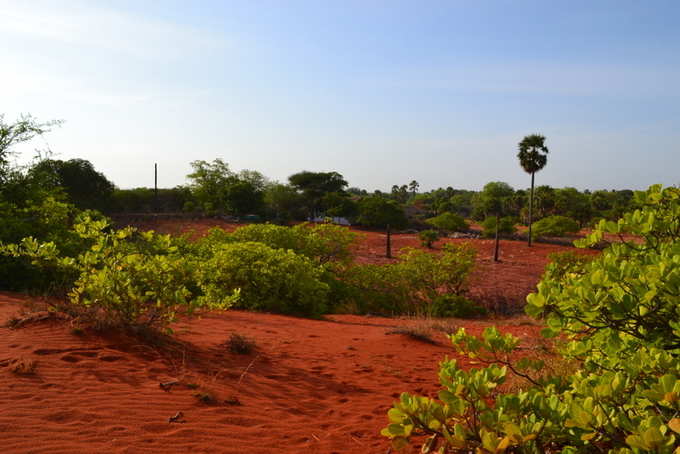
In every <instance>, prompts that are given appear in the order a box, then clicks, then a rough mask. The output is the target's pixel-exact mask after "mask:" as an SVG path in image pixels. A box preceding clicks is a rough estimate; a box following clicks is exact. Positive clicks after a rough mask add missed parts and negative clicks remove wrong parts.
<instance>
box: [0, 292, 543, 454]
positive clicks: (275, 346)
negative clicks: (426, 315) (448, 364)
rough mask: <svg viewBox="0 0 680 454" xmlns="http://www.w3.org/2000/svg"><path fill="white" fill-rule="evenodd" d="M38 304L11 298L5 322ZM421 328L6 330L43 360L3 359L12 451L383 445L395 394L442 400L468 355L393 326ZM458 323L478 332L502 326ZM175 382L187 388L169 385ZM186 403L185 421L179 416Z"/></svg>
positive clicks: (360, 452) (374, 324) (10, 339)
mask: <svg viewBox="0 0 680 454" xmlns="http://www.w3.org/2000/svg"><path fill="white" fill-rule="evenodd" d="M27 299H28V298H26V297H23V296H20V295H12V294H0V322H2V323H4V322H5V321H6V320H7V319H8V318H9V317H10V316H11V314H14V313H16V312H17V311H18V310H19V308H20V307H21V306H22V304H24V302H25V301H27ZM413 323H419V322H417V321H409V320H398V319H385V318H374V317H359V316H332V317H330V320H328V321H316V320H307V319H300V318H292V317H284V316H278V315H270V314H258V313H248V312H243V311H227V312H223V313H212V314H207V315H205V316H204V317H202V318H200V319H194V320H189V321H183V322H180V323H177V324H176V326H175V327H174V328H175V330H176V338H177V339H178V340H179V341H180V342H181V344H178V345H173V346H172V347H166V348H161V347H154V346H153V345H149V344H144V343H142V342H141V341H136V340H134V339H130V338H124V337H120V336H118V337H116V336H112V335H109V336H106V335H95V334H93V333H86V334H85V335H77V334H74V333H73V332H72V329H71V328H70V326H69V324H68V322H66V321H62V320H56V321H41V322H36V323H32V324H31V323H29V324H27V325H25V326H23V327H21V328H17V329H8V328H4V327H3V328H0V360H3V359H19V358H23V359H25V360H33V361H36V369H35V373H34V374H33V375H25V376H23V375H16V374H14V373H12V372H11V371H10V370H9V368H10V367H9V366H5V367H0V434H2V435H0V440H1V441H2V446H3V452H4V453H69V454H70V453H76V452H78V453H80V452H83V453H94V452H113V453H147V452H148V453H152V452H153V453H189V452H191V453H233V454H237V453H299V452H306V453H327V454H329V453H342V454H365V453H384V452H386V451H387V449H388V447H389V443H388V442H387V441H386V440H385V439H383V437H381V436H380V435H379V431H380V429H381V428H382V427H384V426H385V425H386V416H385V414H386V412H387V410H388V409H389V407H390V405H391V403H392V401H393V400H394V399H395V397H396V396H398V394H399V393H400V392H402V391H409V392H416V393H424V394H429V395H433V396H434V395H435V394H436V391H437V390H438V389H439V388H438V386H437V370H438V363H439V361H441V360H442V359H443V357H444V356H445V355H449V356H451V357H453V356H455V354H454V352H453V351H452V349H451V347H450V346H449V345H448V342H447V340H446V339H445V338H444V336H443V334H438V336H439V337H438V338H436V340H438V341H439V345H429V344H425V343H422V342H419V341H416V340H413V339H411V338H409V337H406V336H404V335H400V334H388V331H389V330H390V329H393V327H395V326H404V325H408V324H413ZM454 323H459V324H464V325H465V326H466V327H467V328H468V329H469V330H471V331H472V332H474V333H477V332H479V331H480V330H481V329H482V328H483V327H484V326H488V325H489V324H490V322H484V321H465V322H454ZM502 325H503V330H504V331H506V332H512V333H514V334H516V335H518V336H520V337H522V338H525V339H526V340H527V341H528V342H530V341H531V339H532V338H535V337H536V336H537V330H538V327H537V326H536V325H533V324H527V323H526V322H522V321H518V320H511V321H504V322H502ZM459 326H460V325H459ZM231 333H239V334H242V335H245V336H247V337H249V338H251V339H252V340H253V341H254V342H255V343H256V345H257V349H256V351H255V352H254V353H253V354H250V355H238V354H235V353H231V352H229V350H228V349H227V348H226V347H224V345H223V344H224V342H225V341H226V340H227V339H228V338H229V336H230V334H231ZM463 363H464V364H465V363H466V362H465V360H463ZM172 380H180V383H178V384H176V385H174V386H172V387H171V389H170V390H168V391H164V390H163V389H161V387H160V386H159V384H160V383H164V382H169V381H172ZM187 384H196V385H199V388H198V389H197V390H196V389H189V388H188V387H187ZM196 392H209V393H211V394H212V395H213V396H214V397H215V399H216V402H215V403H213V404H205V403H202V402H200V401H199V400H198V399H197V398H196V397H195V396H194V394H195V393H196ZM234 398H236V400H237V401H238V403H239V405H234V403H235V402H234ZM177 412H182V414H183V415H184V417H183V419H182V422H172V423H171V422H169V418H170V417H172V416H174V415H176V414H177Z"/></svg>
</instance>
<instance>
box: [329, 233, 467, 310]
mask: <svg viewBox="0 0 680 454" xmlns="http://www.w3.org/2000/svg"><path fill="white" fill-rule="evenodd" d="M475 255H476V251H475V249H474V248H472V247H470V246H467V245H462V246H454V245H449V244H447V245H445V246H444V247H443V248H442V252H441V253H439V254H432V253H429V252H426V251H423V250H420V249H411V248H406V249H403V250H402V254H401V255H400V257H399V262H397V263H392V264H387V265H355V266H353V267H350V268H348V269H347V271H345V273H344V274H343V275H342V279H343V282H345V284H346V285H347V286H348V288H349V290H348V292H347V296H346V298H347V299H346V301H344V302H345V303H346V304H347V303H349V304H350V305H352V306H353V307H354V308H356V310H357V311H358V312H360V313H367V312H371V313H379V314H386V315H396V314H418V315H433V310H434V302H435V301H436V300H437V298H439V297H440V296H441V295H452V296H453V295H458V296H462V295H464V294H465V293H466V290H467V281H468V276H469V274H470V272H471V271H472V268H473V266H474V261H475ZM439 307H440V308H441V307H442V305H441V303H440V306H439Z"/></svg>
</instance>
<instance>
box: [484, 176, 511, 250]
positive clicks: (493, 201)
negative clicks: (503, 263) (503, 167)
mask: <svg viewBox="0 0 680 454" xmlns="http://www.w3.org/2000/svg"><path fill="white" fill-rule="evenodd" d="M513 193H514V189H512V187H511V186H510V185H509V184H507V183H503V182H502V181H492V182H491V183H487V184H486V185H485V186H484V189H483V190H482V192H481V194H480V202H481V205H482V207H483V209H484V212H485V213H486V216H494V217H495V218H496V234H495V242H494V253H493V259H494V261H496V262H497V261H498V249H499V241H498V233H499V231H498V228H499V225H500V217H501V216H503V215H505V214H507V204H508V200H509V199H510V197H512V194H513Z"/></svg>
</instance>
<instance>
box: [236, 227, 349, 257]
mask: <svg viewBox="0 0 680 454" xmlns="http://www.w3.org/2000/svg"><path fill="white" fill-rule="evenodd" d="M356 237H357V235H356V234H355V233H353V232H352V231H351V230H349V229H347V228H345V227H341V226H338V225H332V224H309V223H304V224H299V225H296V226H295V227H286V226H279V225H273V224H250V225H247V226H244V227H241V228H239V229H237V230H236V231H235V232H234V233H233V234H232V235H231V238H233V239H234V240H235V241H256V242H259V243H263V244H266V245H267V246H269V247H271V248H274V249H287V250H291V251H293V252H295V253H296V254H300V255H303V256H305V257H308V258H310V259H313V260H315V261H316V262H318V263H321V264H322V263H327V262H331V261H339V262H348V261H350V260H351V259H352V257H353V252H352V246H353V244H354V243H355V241H356Z"/></svg>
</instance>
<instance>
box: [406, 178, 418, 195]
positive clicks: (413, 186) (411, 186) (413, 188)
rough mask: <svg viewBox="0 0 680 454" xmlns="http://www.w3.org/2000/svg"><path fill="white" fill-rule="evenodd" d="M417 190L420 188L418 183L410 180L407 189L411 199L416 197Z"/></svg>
mask: <svg viewBox="0 0 680 454" xmlns="http://www.w3.org/2000/svg"><path fill="white" fill-rule="evenodd" d="M418 188H420V183H418V182H417V181H416V180H411V182H410V183H409V184H408V189H409V190H410V191H411V196H412V197H415V196H416V193H417V192H418Z"/></svg>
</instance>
